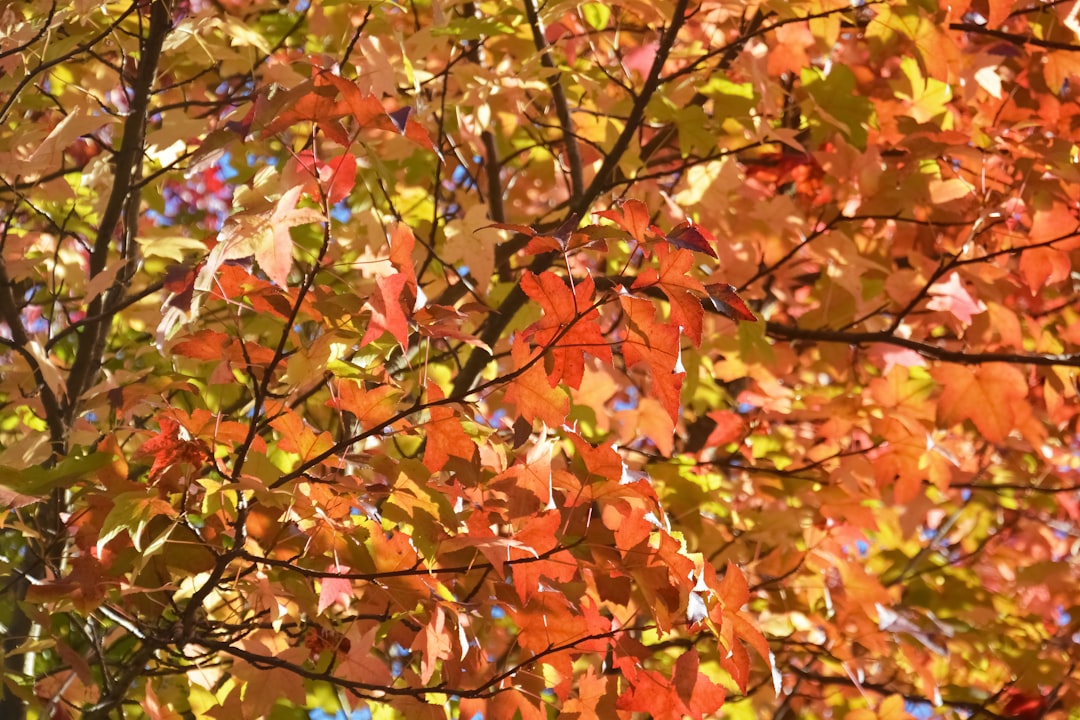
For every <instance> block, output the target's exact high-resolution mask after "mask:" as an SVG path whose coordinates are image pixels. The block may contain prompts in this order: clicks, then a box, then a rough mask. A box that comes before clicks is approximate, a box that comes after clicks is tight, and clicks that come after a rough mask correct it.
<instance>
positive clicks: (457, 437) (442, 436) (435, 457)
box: [424, 382, 476, 472]
mask: <svg viewBox="0 0 1080 720" xmlns="http://www.w3.org/2000/svg"><path fill="white" fill-rule="evenodd" d="M427 391H428V402H433V401H436V400H442V399H443V397H444V396H443V392H442V390H441V389H440V388H439V386H438V385H436V384H435V383H433V382H428V385H427ZM429 412H430V413H431V420H430V421H428V423H427V424H426V425H425V426H424V431H425V434H426V436H427V443H426V445H425V446H424V465H426V466H427V469H428V470H430V471H431V472H438V471H439V470H441V469H442V468H443V466H444V465H446V463H447V462H448V461H449V460H450V458H451V457H458V458H462V459H465V460H471V459H472V457H473V456H474V455H475V454H476V443H474V442H473V440H472V438H470V437H469V436H468V434H466V432H465V428H463V427H462V426H461V420H460V419H459V418H458V417H457V413H456V412H454V409H453V408H452V407H450V406H448V405H436V406H434V407H432V408H431V409H430V411H429Z"/></svg>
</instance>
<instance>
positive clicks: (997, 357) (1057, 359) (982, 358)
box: [765, 322, 1080, 367]
mask: <svg viewBox="0 0 1080 720" xmlns="http://www.w3.org/2000/svg"><path fill="white" fill-rule="evenodd" d="M765 328H766V333H767V334H768V335H769V337H772V338H775V339H778V340H810V341H814V342H829V343H842V344H845V345H863V344H866V343H885V344H886V345H896V346H898V347H903V348H907V349H909V350H914V351H915V352H917V353H919V354H920V355H922V356H923V357H926V358H929V359H931V360H940V361H941V362H949V363H956V364H958V365H982V364H985V363H1013V364H1017V365H1036V366H1040V367H1080V355H1033V354H1030V353H1009V352H968V351H964V350H947V349H945V348H942V347H939V346H937V345H931V344H929V343H925V342H920V341H919V340H912V339H910V338H905V337H899V336H897V335H893V334H892V333H890V332H851V331H840V330H827V329H807V328H800V327H795V326H793V325H782V324H780V323H775V322H769V323H766V324H765Z"/></svg>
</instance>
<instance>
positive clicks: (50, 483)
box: [0, 453, 113, 497]
mask: <svg viewBox="0 0 1080 720" xmlns="http://www.w3.org/2000/svg"><path fill="white" fill-rule="evenodd" d="M112 458H113V456H112V455H111V454H109V453H91V454H89V455H84V456H82V457H69V458H66V459H64V460H62V461H61V462H60V463H58V464H57V465H56V466H55V467H52V468H48V469H44V468H42V467H39V466H35V467H31V468H25V469H22V470H20V469H16V468H10V467H0V485H3V486H4V487H7V488H10V489H12V490H14V491H16V492H18V493H21V494H23V495H34V496H39V497H40V496H42V495H45V494H47V493H48V492H50V491H51V490H55V489H57V488H68V487H71V486H72V485H74V484H75V483H76V482H78V481H79V480H80V479H82V478H83V476H85V475H87V474H89V473H92V472H94V471H95V470H99V469H101V468H103V467H105V466H106V465H108V464H109V463H110V462H112Z"/></svg>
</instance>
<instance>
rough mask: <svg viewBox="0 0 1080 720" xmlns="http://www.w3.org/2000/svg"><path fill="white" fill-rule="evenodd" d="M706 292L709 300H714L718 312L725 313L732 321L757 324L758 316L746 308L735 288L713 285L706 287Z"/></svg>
mask: <svg viewBox="0 0 1080 720" xmlns="http://www.w3.org/2000/svg"><path fill="white" fill-rule="evenodd" d="M705 290H706V291H707V292H708V294H709V299H710V300H712V303H713V307H715V308H716V309H717V311H718V312H720V313H723V314H724V315H726V316H727V317H729V318H731V319H732V320H746V321H747V322H757V316H756V315H754V313H753V311H752V310H750V308H748V307H747V306H746V303H745V302H744V301H743V299H742V298H741V297H739V293H738V292H737V291H736V290H735V287H734V286H732V285H728V284H727V283H714V284H712V285H706V286H705Z"/></svg>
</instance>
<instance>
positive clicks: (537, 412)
mask: <svg viewBox="0 0 1080 720" xmlns="http://www.w3.org/2000/svg"><path fill="white" fill-rule="evenodd" d="M513 356H514V367H515V369H519V368H521V367H523V366H524V365H525V364H526V362H528V361H529V359H530V356H531V353H530V352H529V346H528V344H526V342H525V341H524V340H523V339H519V340H518V341H517V342H515V343H514V348H513ZM506 401H507V402H509V403H513V404H514V405H516V406H517V411H518V414H519V415H521V417H523V418H525V419H526V420H527V421H528V422H530V423H532V422H534V421H536V420H541V421H543V423H544V424H545V425H547V426H548V427H549V428H557V427H560V426H562V424H563V423H565V422H566V416H567V414H568V413H569V412H570V398H569V396H567V394H566V391H565V390H563V389H562V388H561V387H559V386H558V385H556V386H555V387H552V386H551V383H550V382H548V378H547V375H546V374H545V372H544V363H543V362H540V361H538V362H534V363H533V364H532V366H531V367H529V369H528V370H526V371H525V372H523V373H521V374H520V375H518V376H517V377H515V378H514V379H513V380H512V381H511V382H510V384H509V386H508V387H507V390H506Z"/></svg>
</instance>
